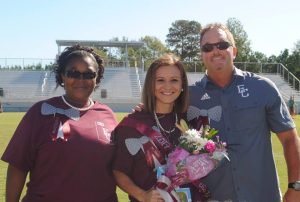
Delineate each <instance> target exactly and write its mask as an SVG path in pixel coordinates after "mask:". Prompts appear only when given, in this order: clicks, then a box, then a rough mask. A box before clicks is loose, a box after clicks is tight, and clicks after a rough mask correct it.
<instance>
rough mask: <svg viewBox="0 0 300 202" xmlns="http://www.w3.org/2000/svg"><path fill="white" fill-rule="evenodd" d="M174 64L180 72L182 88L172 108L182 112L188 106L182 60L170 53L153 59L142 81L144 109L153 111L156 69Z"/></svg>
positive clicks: (186, 83)
mask: <svg viewBox="0 0 300 202" xmlns="http://www.w3.org/2000/svg"><path fill="white" fill-rule="evenodd" d="M171 65H175V66H176V67H177V68H178V69H179V71H180V74H181V79H182V89H183V91H182V92H181V93H180V95H179V97H178V98H177V99H176V100H175V106H174V110H175V111H176V112H179V113H184V112H186V111H187V108H188V99H189V93H188V80H187V75H186V72H185V70H184V68H183V64H182V62H181V61H180V60H179V58H178V57H176V56H175V55H174V54H172V53H168V54H164V55H163V56H162V57H160V58H159V59H157V60H155V61H154V62H153V63H152V64H151V65H150V67H149V69H148V71H147V75H146V78H145V82H144V88H143V93H142V101H143V103H144V110H145V111H147V112H150V113H153V112H154V110H155V104H156V97H155V93H154V92H155V77H156V71H157V70H158V68H159V67H161V66H171Z"/></svg>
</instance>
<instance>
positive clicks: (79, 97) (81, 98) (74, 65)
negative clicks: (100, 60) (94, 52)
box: [61, 56, 97, 106]
mask: <svg viewBox="0 0 300 202" xmlns="http://www.w3.org/2000/svg"><path fill="white" fill-rule="evenodd" d="M68 71H71V72H74V71H78V72H80V73H86V72H97V67H96V64H95V61H94V60H93V59H92V58H91V57H89V56H84V57H74V58H72V59H70V61H69V62H68V63H67V64H66V67H65V72H64V73H63V74H62V75H61V77H62V80H63V83H64V88H65V92H66V98H67V99H68V100H69V101H70V102H72V103H74V104H78V105H79V106H84V105H85V104H86V103H87V102H88V99H89V97H90V95H91V94H92V92H93V90H94V88H95V86H96V78H91V79H83V76H82V75H81V76H80V78H71V77H70V76H69V77H68V76H67V75H66V72H68Z"/></svg>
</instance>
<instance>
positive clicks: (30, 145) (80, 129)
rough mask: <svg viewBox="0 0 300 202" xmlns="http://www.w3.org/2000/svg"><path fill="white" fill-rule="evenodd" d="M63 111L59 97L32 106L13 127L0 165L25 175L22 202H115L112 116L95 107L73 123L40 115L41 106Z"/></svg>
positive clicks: (62, 117)
mask: <svg viewBox="0 0 300 202" xmlns="http://www.w3.org/2000/svg"><path fill="white" fill-rule="evenodd" d="M45 102H46V103H47V104H50V105H52V106H55V107H57V108H61V109H68V106H66V105H65V104H64V103H63V102H62V99H61V98H60V97H55V98H52V99H49V100H46V101H41V102H39V103H37V104H35V105H34V106H33V107H32V108H31V109H29V111H28V112H27V113H26V114H25V116H24V117H23V119H22V121H21V122H20V124H19V126H18V127H17V129H16V131H15V133H14V135H13V137H12V139H11V141H10V143H9V145H8V146H7V148H6V150H5V152H4V154H3V156H2V160H3V161H6V162H8V163H9V164H11V165H13V166H15V167H17V168H18V169H20V170H22V171H26V172H29V173H30V180H29V182H28V184H27V194H26V196H25V197H24V199H23V201H24V202H27V201H30V202H35V201H45V202H47V201H49V202H50V201H56V202H66V201H74V202H76V201H78V202H81V201H102V202H111V201H117V196H116V193H115V190H116V183H115V180H114V178H113V175H112V169H111V163H112V158H113V152H114V146H113V145H112V144H111V143H110V134H111V132H112V130H113V129H114V128H115V126H116V125H117V121H116V119H115V117H114V114H113V112H112V111H111V109H109V108H108V107H107V106H106V105H103V104H100V103H98V102H95V104H94V105H93V106H92V108H91V109H89V110H88V111H84V112H80V119H79V120H77V121H76V120H72V119H70V118H68V117H67V116H65V115H62V114H58V113H57V114H49V115H42V114H41V105H42V103H45Z"/></svg>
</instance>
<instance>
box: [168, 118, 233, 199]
mask: <svg viewBox="0 0 300 202" xmlns="http://www.w3.org/2000/svg"><path fill="white" fill-rule="evenodd" d="M176 125H177V127H178V128H179V129H180V130H181V132H182V135H181V136H180V138H179V145H178V146H177V147H176V148H175V150H174V151H172V152H171V153H170V154H169V155H168V158H167V164H166V167H165V173H164V175H165V176H166V177H167V178H168V179H170V185H169V187H168V189H169V192H170V189H174V188H176V187H178V186H180V185H183V184H187V183H191V182H192V183H193V182H195V181H197V182H199V179H201V178H202V177H205V176H206V175H207V174H209V173H210V172H211V171H212V170H214V169H215V168H216V167H217V166H218V163H219V162H220V161H221V160H223V159H224V158H227V159H228V156H227V152H226V143H225V142H221V141H220V140H219V137H218V136H217V133H218V131H217V130H215V129H213V128H210V126H209V125H203V126H202V127H201V129H200V130H199V131H198V130H195V129H190V128H189V127H188V125H187V124H186V122H185V121H184V120H180V123H179V124H176ZM228 160H229V159H228ZM194 184H195V183H194ZM172 197H173V196H172ZM175 198H176V197H175ZM173 201H176V200H174V197H173Z"/></svg>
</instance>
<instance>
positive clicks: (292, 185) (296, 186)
mask: <svg viewBox="0 0 300 202" xmlns="http://www.w3.org/2000/svg"><path fill="white" fill-rule="evenodd" d="M289 188H292V189H295V190H296V191H300V181H296V182H291V183H289Z"/></svg>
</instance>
